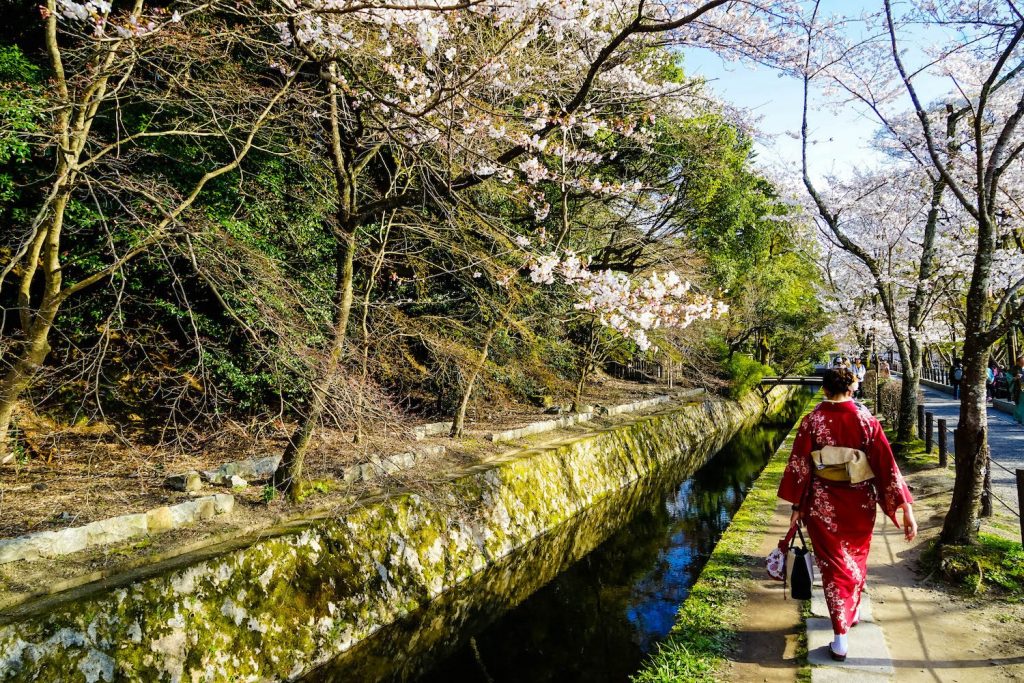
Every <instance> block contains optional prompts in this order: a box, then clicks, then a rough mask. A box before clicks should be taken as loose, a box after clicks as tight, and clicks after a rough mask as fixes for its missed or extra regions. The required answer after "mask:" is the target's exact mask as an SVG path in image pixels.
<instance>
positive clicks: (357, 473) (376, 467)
mask: <svg viewBox="0 0 1024 683" xmlns="http://www.w3.org/2000/svg"><path fill="white" fill-rule="evenodd" d="M446 450H447V448H446V447H445V446H430V447H428V448H421V449H419V450H416V451H408V452H406V453H397V454H393V455H384V456H381V455H374V456H371V457H370V459H369V460H367V461H366V462H364V463H361V464H359V465H352V466H351V467H346V468H345V472H344V474H343V475H342V479H343V480H344V481H345V483H347V484H354V483H355V482H357V481H371V480H373V479H376V478H377V477H382V476H385V475H388V474H395V473H396V472H400V471H402V470H407V469H409V468H410V467H412V466H414V465H415V464H416V463H418V462H420V461H422V460H423V459H424V458H427V457H431V456H438V455H444V452H445V451H446Z"/></svg>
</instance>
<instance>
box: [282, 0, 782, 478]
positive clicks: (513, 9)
mask: <svg viewBox="0 0 1024 683" xmlns="http://www.w3.org/2000/svg"><path fill="white" fill-rule="evenodd" d="M279 9H280V12H279V15H278V16H277V17H276V21H275V26H276V29H277V30H278V31H279V33H280V36H281V41H282V45H283V46H284V47H285V48H286V49H287V50H288V51H289V52H288V54H287V55H285V56H283V57H282V59H281V63H282V64H285V65H286V66H284V68H285V69H286V70H288V71H290V70H293V69H296V70H298V71H299V73H300V74H301V75H302V76H303V77H308V78H313V79H316V80H318V81H319V83H321V85H322V98H321V99H320V100H319V101H316V102H311V103H309V105H308V109H309V112H310V116H314V117H317V118H318V120H323V121H326V126H325V128H326V133H327V134H328V136H329V139H330V142H329V145H328V146H329V155H330V158H331V163H332V164H333V167H334V172H335V176H336V188H335V192H336V194H337V204H338V210H337V216H336V225H335V226H334V227H333V228H332V234H333V235H334V237H335V239H336V244H337V249H336V252H337V253H336V258H335V260H336V263H337V268H338V275H337V278H336V280H337V288H336V289H337V291H336V293H335V297H336V302H337V307H336V314H335V317H334V324H333V330H332V332H331V338H332V340H331V343H330V345H329V349H328V350H327V353H326V354H325V357H324V360H323V362H322V367H321V369H320V371H319V372H318V379H316V380H315V381H314V382H313V385H312V397H311V400H310V404H309V406H308V409H307V411H306V415H305V416H304V417H303V419H302V421H301V424H300V426H299V428H298V429H297V430H296V432H295V433H294V434H293V435H292V438H291V441H290V445H289V446H288V447H287V449H286V451H285V453H284V456H283V464H282V467H281V468H279V470H278V474H277V475H276V477H275V484H276V485H277V486H278V487H279V488H280V489H283V490H290V489H291V488H292V484H293V482H295V481H298V480H299V478H300V477H301V470H302V462H303V459H304V456H305V453H306V451H307V449H308V447H309V443H310V439H311V437H312V434H313V432H314V430H315V429H316V426H317V424H318V423H319V421H320V417H321V415H322V414H323V410H324V404H325V400H324V399H325V393H324V392H325V391H326V390H327V387H328V385H329V381H330V378H331V377H332V376H333V375H334V374H336V372H337V370H338V368H339V365H340V363H341V361H342V358H343V355H344V350H345V338H346V331H347V327H348V321H349V316H350V311H351V306H352V299H353V264H354V262H355V255H356V250H357V248H358V246H357V245H358V234H359V231H360V229H361V226H364V225H367V224H369V223H373V222H374V221H376V220H377V219H378V217H379V216H380V215H381V214H382V212H387V211H391V210H395V209H398V208H401V207H406V206H410V205H412V204H415V203H417V202H422V201H423V200H424V199H425V198H426V199H428V200H429V201H431V202H433V203H436V204H438V205H445V204H454V203H457V202H459V201H461V200H460V196H461V195H462V194H464V193H465V192H466V191H467V190H469V189H471V188H474V187H477V186H479V185H481V184H482V183H485V182H498V183H507V184H510V186H512V187H513V188H514V189H515V190H516V193H517V194H518V196H519V197H520V199H521V201H523V202H524V203H526V204H532V205H533V207H534V209H535V211H536V213H537V214H538V215H540V216H543V215H544V214H545V213H546V212H547V211H548V210H549V206H548V202H547V201H546V199H544V198H542V197H541V195H540V193H539V192H538V190H537V185H538V184H539V183H541V182H544V181H548V180H554V181H555V182H557V183H558V184H559V185H561V186H563V187H564V188H565V189H566V190H568V189H569V188H570V187H572V188H582V187H585V188H586V189H588V190H589V191H592V192H603V191H604V190H605V187H604V184H603V182H600V179H599V178H594V177H588V176H587V175H586V174H585V173H584V172H577V173H573V174H569V173H568V172H567V171H563V168H562V162H564V163H565V164H566V166H568V165H580V164H585V163H586V161H587V159H588V158H591V157H589V156H588V155H587V154H581V152H580V151H579V150H578V147H577V146H576V145H572V144H569V141H570V139H573V138H575V139H586V138H589V137H592V136H594V135H596V134H598V133H599V132H602V131H610V132H614V133H616V134H620V135H631V134H634V133H635V132H636V131H637V130H638V129H639V128H640V126H641V125H642V122H641V121H639V120H637V118H636V117H635V116H633V115H630V111H629V110H630V109H635V106H633V105H634V104H635V103H636V102H641V101H649V100H658V99H664V98H669V97H672V96H673V95H674V94H676V91H677V90H678V88H679V86H678V83H675V82H667V81H666V79H665V76H664V74H665V66H666V63H667V62H668V61H670V59H671V58H670V56H668V54H667V53H666V51H665V50H664V49H663V48H664V46H666V45H669V44H693V43H699V44H702V45H705V46H708V47H713V48H715V49H718V50H721V51H723V52H726V53H730V54H736V55H741V54H742V55H746V56H748V57H751V58H758V59H761V58H766V56H767V55H768V54H770V53H771V52H772V51H773V50H774V51H777V52H778V51H787V50H792V49H793V48H794V43H793V42H792V41H791V40H790V37H789V33H788V30H789V28H790V25H791V20H792V14H793V12H794V11H795V7H794V5H793V4H792V3H789V2H787V3H777V2H776V3H767V2H765V3H760V2H727V1H725V0H711V1H709V2H686V3H671V4H668V3H664V4H663V3H658V2H655V3H650V2H646V1H645V0H641V1H639V2H636V1H628V2H623V1H620V0H603V1H599V2H595V3H586V4H579V3H563V2H554V1H548V0H542V1H541V2H530V3H509V4H493V3H487V2H468V3H451V4H447V3H444V2H436V3H434V2H432V3H429V4H410V5H404V4H389V5H384V6H375V5H364V4H359V3H355V4H349V3H321V2H300V1H294V0H289V1H288V2H283V3H281V4H280V5H279ZM303 62H304V63H306V64H307V66H306V67H304V68H302V67H298V66H292V65H298V64H299V63H303ZM544 155H548V156H549V157H551V156H553V157H557V158H559V160H560V161H559V163H557V164H549V163H545V159H544V158H543V157H544ZM371 172H372V173H371ZM371 175H372V176H373V177H375V178H390V179H391V180H390V182H387V183H384V184H383V185H381V184H380V183H373V182H368V180H367V178H368V177H369V176H371ZM599 182H600V184H599ZM584 184H585V185H584ZM625 189H627V188H625V187H615V188H613V191H615V192H619V191H623V190H625Z"/></svg>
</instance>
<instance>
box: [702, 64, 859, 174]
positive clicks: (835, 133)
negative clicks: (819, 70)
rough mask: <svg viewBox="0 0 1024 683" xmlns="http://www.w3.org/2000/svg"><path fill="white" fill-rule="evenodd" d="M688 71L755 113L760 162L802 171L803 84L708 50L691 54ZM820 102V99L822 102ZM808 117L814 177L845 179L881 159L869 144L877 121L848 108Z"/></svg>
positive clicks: (722, 98)
mask: <svg viewBox="0 0 1024 683" xmlns="http://www.w3.org/2000/svg"><path fill="white" fill-rule="evenodd" d="M683 63H684V68H685V70H686V72H687V73H688V74H689V75H690V76H702V77H704V78H706V79H707V80H708V83H709V87H710V88H711V90H712V91H713V92H714V93H715V95H716V96H717V97H718V98H719V99H721V100H723V101H724V102H728V103H729V104H732V105H734V106H736V107H739V108H741V109H746V110H748V111H750V113H751V115H752V117H753V118H755V119H756V125H757V128H758V130H759V131H760V132H761V136H760V138H759V140H758V145H757V152H758V157H759V162H760V163H762V164H768V165H776V166H779V167H781V168H783V169H792V170H793V171H796V172H799V169H800V140H799V138H798V137H796V138H794V137H791V136H790V135H787V133H791V134H794V135H796V134H799V132H800V108H801V106H802V100H803V92H802V84H801V82H800V81H799V80H798V79H796V78H792V77H788V76H785V77H779V75H778V73H777V72H775V71H773V70H771V69H768V68H766V67H760V66H753V65H749V64H744V63H738V62H726V61H724V60H722V59H721V58H720V57H718V56H717V55H716V54H714V53H713V52H711V51H709V50H687V51H686V52H685V56H684V62H683ZM819 99H820V98H819ZM813 104H814V100H813V95H812V110H811V111H810V113H809V124H810V132H811V139H812V140H814V141H815V143H814V146H813V147H812V148H811V155H810V158H811V167H812V171H813V172H814V174H815V175H817V176H821V175H826V174H830V173H833V172H835V173H838V174H839V175H846V174H847V173H848V172H849V170H851V169H852V168H854V167H861V166H865V165H873V164H875V163H876V162H877V157H876V156H875V155H874V153H873V152H872V151H871V150H870V149H869V146H868V142H869V141H870V139H871V137H872V135H874V132H875V130H876V128H877V123H876V120H875V119H873V118H869V117H868V116H867V115H865V114H863V113H861V112H859V111H857V110H855V109H853V108H848V109H846V110H844V111H842V112H840V113H838V114H837V113H834V112H833V111H831V110H824V109H823V110H819V111H814V110H813Z"/></svg>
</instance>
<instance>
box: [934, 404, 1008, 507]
mask: <svg viewBox="0 0 1024 683" xmlns="http://www.w3.org/2000/svg"><path fill="white" fill-rule="evenodd" d="M923 391H924V403H925V410H927V411H928V412H931V413H934V415H935V418H936V420H938V419H939V418H942V419H944V420H946V421H947V423H948V428H949V430H950V431H949V439H948V443H949V452H950V456H951V458H952V454H953V429H954V428H955V427H956V425H957V422H958V419H959V414H960V402H959V401H956V400H954V399H953V397H952V396H949V395H947V394H944V393H942V392H940V391H936V390H935V389H929V388H923ZM988 423H989V437H988V443H989V448H990V449H991V455H990V457H991V458H992V461H993V463H994V464H993V466H992V494H993V495H994V496H995V498H996V500H994V501H993V502H992V504H993V506H997V505H1000V504H1002V505H1004V511H1006V512H1009V513H1010V514H1012V515H1016V514H1017V513H1018V512H1019V511H1020V502H1019V501H1018V500H1017V481H1016V478H1015V476H1014V474H1013V471H1014V470H1015V469H1017V468H1020V469H1024V426H1021V425H1019V424H1017V423H1016V422H1014V420H1013V417H1012V416H1010V415H1008V414H1006V413H1004V412H1002V411H1001V410H996V409H995V408H991V407H990V408H989V409H988ZM951 462H952V460H951ZM1000 501H1002V503H1000Z"/></svg>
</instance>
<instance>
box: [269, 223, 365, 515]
mask: <svg viewBox="0 0 1024 683" xmlns="http://www.w3.org/2000/svg"><path fill="white" fill-rule="evenodd" d="M355 253H356V236H355V233H354V232H351V233H347V234H344V235H343V236H339V237H338V245H337V249H336V256H335V261H336V262H337V275H336V284H335V299H336V306H337V314H336V316H335V319H334V329H333V330H332V339H331V348H330V352H329V353H328V355H327V358H326V360H325V361H324V363H323V366H322V367H321V369H320V370H319V372H318V373H317V377H316V378H315V379H314V381H313V386H312V401H311V402H310V406H309V411H308V412H307V413H306V415H305V416H304V417H303V418H302V421H301V422H300V423H299V426H298V428H297V429H296V430H295V432H294V433H293V434H292V437H291V439H290V440H289V441H288V446H287V447H286V448H285V450H284V453H283V454H282V455H281V464H280V466H279V467H278V468H277V470H276V471H275V472H274V482H273V483H274V488H276V489H277V490H278V491H281V492H282V493H287V494H289V496H290V497H291V498H292V499H293V500H294V499H295V498H296V497H297V496H298V495H299V487H298V486H297V485H296V484H298V482H299V481H300V480H301V478H302V465H303V462H304V461H305V458H306V452H307V451H308V450H309V444H310V442H311V440H312V438H313V432H314V431H315V430H316V427H317V426H318V425H319V423H320V419H321V418H322V417H323V414H324V409H325V408H326V403H327V395H328V394H329V393H330V391H329V390H330V383H331V381H332V380H333V378H334V376H335V375H336V374H337V371H338V367H339V366H340V365H341V358H342V354H343V352H344V350H345V336H346V334H345V333H346V330H347V329H348V319H349V315H350V313H351V311H352V280H353V272H354V263H355Z"/></svg>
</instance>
